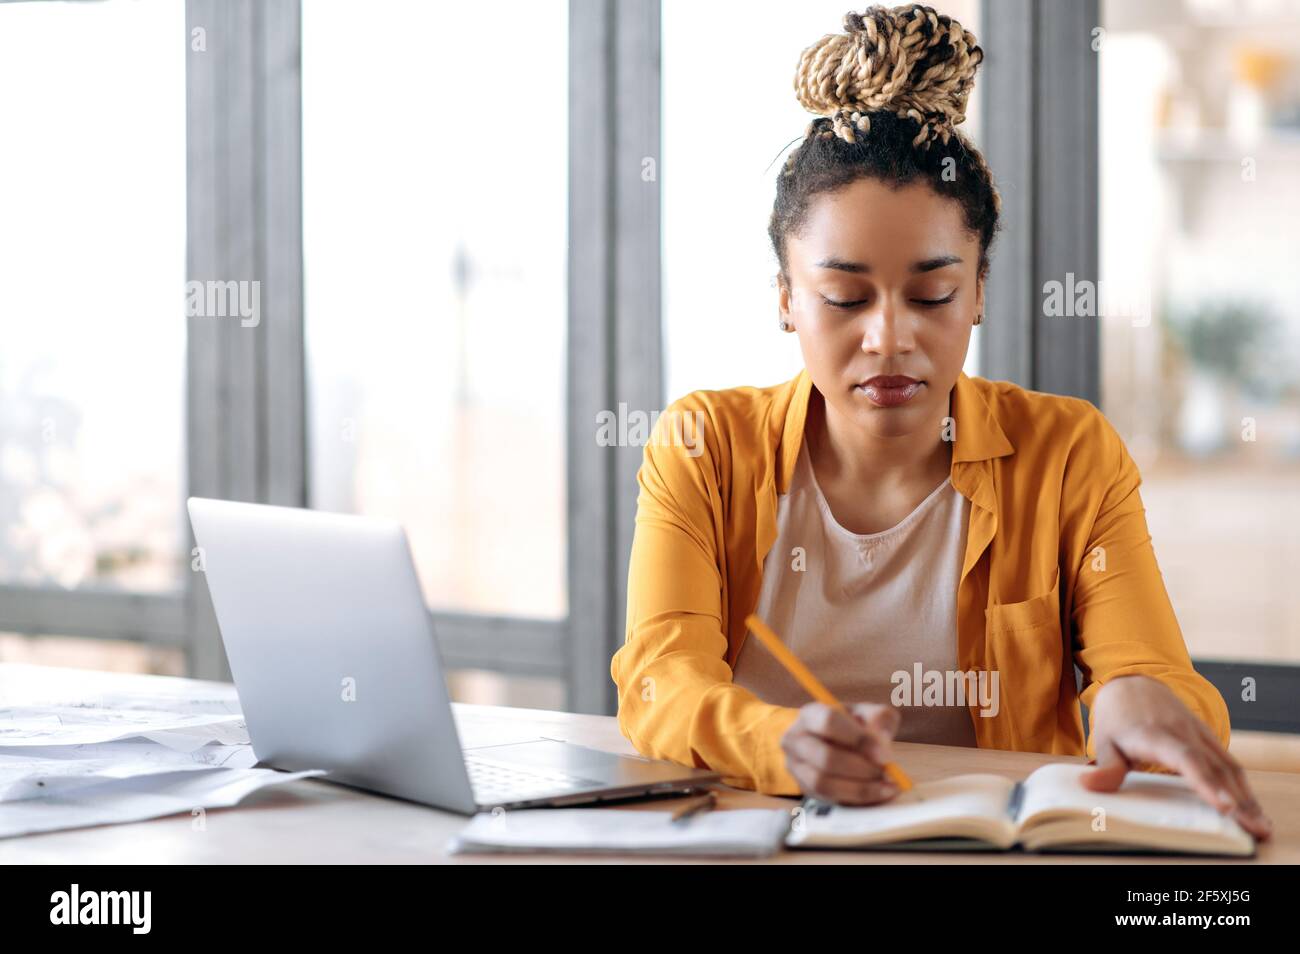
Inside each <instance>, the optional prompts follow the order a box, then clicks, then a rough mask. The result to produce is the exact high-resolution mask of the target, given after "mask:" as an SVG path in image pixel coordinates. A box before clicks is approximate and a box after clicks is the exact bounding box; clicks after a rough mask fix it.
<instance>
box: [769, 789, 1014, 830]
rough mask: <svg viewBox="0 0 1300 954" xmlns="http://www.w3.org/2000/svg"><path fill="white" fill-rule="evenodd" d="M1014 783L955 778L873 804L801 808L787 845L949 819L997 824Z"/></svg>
mask: <svg viewBox="0 0 1300 954" xmlns="http://www.w3.org/2000/svg"><path fill="white" fill-rule="evenodd" d="M1015 784H1016V783H1015V782H1013V781H1012V780H1011V779H1008V778H1003V777H1002V776H1001V775H982V774H981V775H954V776H952V777H950V778H944V779H938V780H936V781H932V782H920V783H918V784H917V785H915V786H914V787H913V788H912V790H911V791H910V792H903V793H901V794H899V795H897V796H895V797H894V798H892V799H890V800H889V801H887V802H882V803H880V804H878V805H865V806H850V805H836V806H834V807H833V808H832V809H831V810H830V811H829V812H828V813H826V814H825V815H820V814H818V813H817V812H816V811H814V810H806V811H804V812H803V813H802V816H801V817H800V818H797V819H796V820H795V824H794V825H793V826H792V828H791V834H790V837H788V838H787V839H786V844H787V845H796V844H799V843H800V842H801V841H803V840H804V839H805V838H808V837H809V836H814V835H829V836H832V837H834V836H845V835H853V836H864V837H865V836H871V835H881V834H888V833H890V832H893V831H898V830H902V829H907V828H912V827H914V826H917V825H936V824H937V825H938V826H940V827H942V826H943V824H944V823H945V822H946V821H949V820H951V819H954V818H972V817H974V818H987V819H989V820H990V821H992V822H995V823H998V824H1000V823H1001V822H1002V821H1003V820H1004V819H1006V817H1007V802H1008V799H1009V797H1010V795H1011V791H1012V789H1013V788H1014V787H1015Z"/></svg>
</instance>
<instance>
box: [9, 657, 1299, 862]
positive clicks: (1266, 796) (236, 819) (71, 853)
mask: <svg viewBox="0 0 1300 954" xmlns="http://www.w3.org/2000/svg"><path fill="white" fill-rule="evenodd" d="M70 672H75V671H70ZM132 678H139V677H132ZM212 685H213V684H210V683H206V684H205V683H195V687H196V688H198V687H200V686H206V687H211V686H212ZM455 709H456V721H457V725H458V726H459V728H460V731H461V737H462V739H463V740H464V744H465V745H467V746H470V745H487V744H497V743H504V742H513V741H522V740H526V739H531V738H535V737H537V736H540V735H544V736H547V737H550V738H555V739H564V740H566V741H571V742H578V743H581V744H583V745H590V746H592V747H594V748H600V749H605V750H607V751H610V752H622V753H634V752H635V750H634V749H633V748H632V745H631V743H629V742H628V741H627V740H626V739H624V738H623V736H622V734H621V733H620V732H619V730H618V725H617V722H616V720H615V719H614V718H613V717H612V716H591V715H574V714H571V713H565V712H552V711H548V710H540V709H513V708H503V707H494V706H473V705H464V704H460V703H457V704H456V705H455ZM895 750H896V752H897V754H898V760H899V762H900V763H901V764H902V765H905V766H906V767H907V771H908V773H909V774H910V775H911V776H912V778H913V779H915V780H917V781H926V780H929V779H932V778H938V777H941V776H944V775H951V774H960V773H964V772H991V773H996V774H999V775H1006V776H1008V777H1011V778H1016V779H1020V778H1024V777H1025V776H1026V775H1027V774H1029V773H1030V772H1031V771H1033V770H1034V769H1035V768H1037V767H1038V766H1040V765H1043V764H1046V763H1048V762H1079V761H1083V760H1082V759H1078V758H1069V757H1060V756H1049V755H1039V754H1034V753H1024V752H1002V751H993V750H987V749H967V748H959V747H949V746H938V745H920V744H914V743H905V742H899V743H895ZM1248 774H1249V777H1250V782H1251V785H1252V786H1253V788H1254V791H1255V794H1256V795H1257V796H1258V798H1259V800H1260V802H1261V803H1262V804H1263V806H1264V810H1265V811H1266V812H1267V813H1268V814H1269V816H1270V817H1271V818H1272V819H1273V823H1274V834H1273V837H1272V838H1271V839H1270V840H1269V841H1265V842H1261V843H1260V845H1259V852H1258V856H1257V857H1256V858H1255V859H1245V860H1243V859H1208V860H1213V861H1214V862H1215V863H1220V862H1221V863H1223V864H1252V863H1266V864H1268V863H1272V864H1280V863H1285V864H1297V863H1300V775H1295V774H1290V773H1284V772H1256V771H1252V772H1249V773H1248ZM718 789H719V793H720V795H721V798H720V802H719V808H718V810H726V809H730V808H772V807H785V808H790V807H793V806H794V805H796V804H797V803H798V802H797V800H795V799H787V798H774V797H770V796H765V795H759V794H756V793H754V792H748V791H743V790H739V789H733V788H729V787H727V786H718ZM673 804H676V802H675V800H674V801H668V800H662V799H661V800H656V801H655V802H654V803H653V804H647V803H641V804H639V805H626V806H623V807H626V808H632V807H641V808H647V807H652V808H657V809H663V808H667V807H669V806H671V805H673ZM465 821H466V819H465V817H464V816H461V815H456V814H454V813H451V812H444V811H440V810H438V809H434V808H428V807H426V806H423V805H417V804H414V803H411V802H405V801H402V800H400V799H395V798H388V797H386V796H382V795H373V794H370V793H367V792H361V791H357V790H355V789H350V788H346V787H344V786H341V785H335V784H332V783H329V782H324V781H319V780H316V779H304V780H300V781H297V782H289V783H286V784H284V785H278V786H273V787H271V788H268V789H264V790H262V791H260V792H256V793H254V794H253V795H251V796H249V797H248V798H247V799H245V800H244V801H243V802H242V803H241V804H240V805H239V806H237V807H235V808H227V809H213V810H210V811H209V812H208V813H207V824H206V829H205V830H203V831H195V830H193V829H192V828H191V824H190V816H189V815H188V814H185V815H173V816H170V817H167V818H157V819H153V820H151V821H145V822H137V823H133V824H126V825H105V826H100V827H97V828H84V829H78V830H72V831H60V832H50V833H47V834H40V835H26V836H23V837H19V838H9V839H3V840H0V864H49V863H56V864H80V863H85V864H122V863H127V864H178V863H179V864H188V863H199V864H221V863H240V864H249V863H253V864H256V863H260V862H268V863H277V864H295V863H330V864H358V863H360V864H393V863H397V864H406V863H412V864H428V863H430V862H451V863H457V864H493V863H497V864H499V863H502V862H510V863H520V862H523V863H555V862H566V861H574V862H581V863H584V864H591V863H595V864H626V863H627V862H628V861H629V860H636V861H644V862H649V863H672V864H681V863H683V862H687V863H689V862H690V861H691V860H692V859H680V858H643V857H635V858H633V857H631V856H609V857H596V856H566V855H477V856H476V855H448V854H447V852H446V845H447V842H448V840H449V839H450V838H451V837H452V835H454V834H455V833H456V832H457V831H458V830H459V829H460V828H461V826H463V825H464V824H465ZM1206 861H1207V859H1205V858H1186V859H1179V858H1177V857H1176V856H1164V857H1154V858H1148V857H1143V856H1122V855H1108V856H1087V855H1045V856H1039V855H1033V854H1024V853H1019V852H1016V853H1009V854H1003V853H996V852H979V853H974V854H971V853H958V852H954V853H924V854H921V853H915V852H887V851H872V852H843V851H785V852H781V853H780V854H778V855H775V856H773V857H772V858H768V859H762V860H760V861H748V860H746V861H738V862H731V861H728V862H726V863H728V864H736V863H740V864H773V863H776V864H845V863H865V864H926V863H943V864H1063V863H1064V864H1105V865H1114V864H1144V863H1157V864H1170V863H1180V862H1183V863H1193V864H1205V863H1206Z"/></svg>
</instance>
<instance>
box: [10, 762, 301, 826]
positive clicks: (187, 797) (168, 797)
mask: <svg viewBox="0 0 1300 954" xmlns="http://www.w3.org/2000/svg"><path fill="white" fill-rule="evenodd" d="M324 774H325V772H324V771H323V770H321V769H311V770H309V771H306V772H277V771H275V770H274V769H254V768H244V769H226V768H220V769H203V770H199V771H184V772H171V773H167V774H163V775H144V776H139V777H136V778H128V779H117V780H112V781H106V782H101V783H100V784H98V785H90V786H82V787H77V788H74V789H72V790H70V791H67V792H57V793H54V794H52V795H50V796H48V797H45V798H29V799H25V800H23V801H20V802H10V803H8V804H6V805H5V806H4V810H3V811H0V838H10V837H13V836H15V835H27V834H33V833H36V832H43V831H56V830H59V829H65V828H84V827H86V826H89V825H105V824H121V823H123V822H134V821H143V820H145V819H147V818H161V817H163V816H164V815H175V814H177V813H180V812H184V813H185V814H191V813H192V812H193V811H194V810H195V809H198V808H203V809H208V808H228V807H230V806H232V805H237V804H238V803H239V802H241V801H243V799H244V798H246V797H247V796H248V795H250V794H252V793H253V792H255V791H257V790H258V789H261V788H265V787H266V786H268V785H283V784H284V783H285V782H292V781H294V780H296V779H300V778H309V777H312V776H317V775H324Z"/></svg>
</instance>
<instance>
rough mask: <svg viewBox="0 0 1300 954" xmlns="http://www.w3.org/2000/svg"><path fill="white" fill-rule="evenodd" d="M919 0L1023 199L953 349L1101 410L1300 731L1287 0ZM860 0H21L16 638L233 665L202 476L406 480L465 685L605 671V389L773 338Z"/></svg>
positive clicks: (14, 440)
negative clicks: (823, 110) (817, 53)
mask: <svg viewBox="0 0 1300 954" xmlns="http://www.w3.org/2000/svg"><path fill="white" fill-rule="evenodd" d="M937 6H938V8H939V9H940V10H941V12H944V13H948V14H950V15H952V16H954V17H956V18H957V19H958V20H960V21H961V22H962V23H963V24H964V25H965V26H966V27H967V28H968V29H970V30H971V31H972V32H974V33H975V34H976V36H977V37H978V38H979V39H980V42H981V43H982V45H984V47H985V50H986V61H985V64H984V66H983V67H982V68H981V73H980V79H979V80H978V81H977V83H976V90H975V94H974V96H973V99H972V102H971V104H970V109H969V111H968V122H967V125H966V127H965V128H966V129H967V131H968V132H969V133H970V134H971V135H972V137H973V138H974V139H975V141H976V143H977V144H979V145H980V146H981V148H984V149H985V150H986V154H987V155H988V157H989V161H990V164H991V166H992V168H993V171H994V174H995V176H996V177H997V178H998V181H999V185H1000V187H1001V189H1002V192H1003V197H1004V202H1005V203H1006V204H1007V209H1008V216H1007V223H1006V228H1007V232H1005V233H1004V234H1003V236H1002V238H1001V239H1000V240H999V241H1000V244H999V246H998V247H997V248H995V251H994V256H993V272H994V275H995V278H994V280H993V283H992V285H991V289H990V298H989V306H988V311H987V317H986V321H985V323H984V325H982V326H981V327H980V328H978V329H976V332H975V337H974V339H973V344H972V349H971V353H970V356H969V359H968V362H967V371H968V372H969V373H971V374H986V375H987V376H989V377H994V378H1010V379H1013V380H1016V381H1017V382H1018V383H1021V384H1024V385H1025V386H1030V387H1036V388H1038V389H1041V390H1050V391H1058V392H1060V393H1072V394H1078V395H1080V396H1084V397H1087V398H1089V399H1090V400H1093V401H1094V402H1095V403H1097V404H1098V406H1099V407H1101V408H1102V410H1103V411H1104V412H1105V413H1106V414H1107V416H1108V417H1109V418H1110V420H1111V421H1112V422H1113V423H1114V424H1115V425H1116V427H1117V428H1118V429H1119V431H1120V433H1121V434H1122V435H1123V436H1124V438H1125V440H1126V441H1127V442H1128V446H1129V448H1130V450H1131V452H1132V453H1133V455H1134V457H1135V459H1136V460H1137V462H1138V464H1139V467H1140V468H1141V470H1142V473H1143V477H1144V482H1143V487H1142V494H1143V499H1144V502H1145V504H1146V506H1147V517H1148V521H1149V524H1150V528H1151V533H1152V537H1153V540H1154V545H1155V548H1156V553H1157V557H1158V559H1159V562H1160V565H1161V568H1162V571H1163V573H1164V576H1165V580H1166V583H1167V586H1168V588H1169V592H1170V595H1171V598H1172V599H1173V602H1174V606H1175V608H1176V610H1177V613H1178V618H1179V621H1180V623H1181V624H1182V627H1183V632H1184V635H1185V637H1186V640H1187V644H1188V646H1189V648H1190V650H1191V652H1192V655H1193V658H1194V659H1195V660H1196V661H1197V665H1198V668H1200V669H1202V671H1204V672H1206V673H1207V675H1210V676H1211V678H1213V679H1214V680H1215V682H1216V684H1218V685H1219V686H1220V688H1221V690H1222V691H1223V692H1224V694H1225V697H1228V698H1229V704H1230V707H1232V708H1233V715H1234V718H1233V721H1234V726H1237V727H1246V728H1244V729H1243V730H1242V731H1239V732H1238V733H1236V736H1235V738H1234V748H1235V750H1236V751H1237V752H1238V754H1239V755H1241V757H1242V758H1243V759H1250V760H1252V764H1254V765H1256V766H1258V767H1270V768H1285V769H1291V770H1300V745H1297V739H1298V738H1300V736H1297V735H1296V733H1300V711H1297V707H1298V706H1300V601H1297V598H1296V596H1295V594H1294V590H1293V588H1292V587H1291V585H1290V579H1289V574H1290V572H1292V570H1293V568H1294V567H1295V566H1297V565H1300V300H1298V299H1297V297H1296V295H1295V282H1296V278H1297V263H1298V262H1300V234H1298V232H1297V228H1296V225H1295V223H1296V222H1297V221H1300V175H1298V174H1300V3H1296V2H1289V0H1269V2H1264V0H1260V2H1246V0H1235V2H1234V0H1127V2H1109V0H1107V2H1100V3H1098V2H1082V3H1072V4H1067V3H1063V2H1062V3H1057V2H1050V0H1049V2H1044V3H1040V4H1030V3H1027V2H1023V0H1022V2H1014V0H983V2H981V0H964V2H954V3H941V4H938V5H937ZM847 9H848V6H847V5H846V4H845V3H844V2H842V0H839V2H834V3H832V2H828V0H801V2H797V3H796V2H791V0H785V2H776V0H756V2H754V3H750V4H747V5H746V6H745V7H744V8H743V10H742V9H739V8H735V7H732V6H730V5H727V4H722V3H688V2H686V0H661V2H646V0H632V2H626V3H619V4H614V3H612V2H608V0H606V2H593V0H573V2H571V3H565V2H559V0H543V2H540V3H531V4H522V3H517V4H516V3H507V4H497V5H493V6H491V7H482V6H475V5H469V4H460V5H452V6H450V7H448V6H445V5H433V4H427V3H419V2H415V0H368V2H366V3H364V4H363V3H358V2H355V0H352V2H345V0H303V2H301V3H298V2H292V0H265V2H263V3H254V2H249V0H243V2H239V0H236V2H230V3H218V2H215V0H207V2H204V0H189V2H184V0H101V2H58V0H33V2H17V3H11V2H0V90H3V92H2V93H0V129H3V130H4V132H5V134H6V141H7V143H9V144H10V145H9V147H7V148H6V149H4V150H0V326H2V328H3V339H2V340H0V661H26V662H39V663H49V664H54V665H68V666H84V667H90V668H97V669H121V670H134V671H145V672H159V673H173V674H191V675H198V676H203V677H206V678H227V677H228V670H226V669H225V668H224V658H223V657H222V654H221V652H220V646H219V641H218V640H217V639H216V635H215V633H216V630H215V623H214V622H213V620H212V619H211V611H210V606H209V605H208V604H207V601H206V591H205V588H204V586H203V583H202V579H201V574H200V573H195V572H194V571H193V570H192V566H191V563H192V547H193V542H192V540H191V538H190V534H189V529H188V524H187V521H186V519H185V515H184V499H185V497H186V496H187V495H189V494H191V493H202V494H204V495H215V496H228V497H231V498H234V499H249V500H263V501H266V502H275V503H287V504H291V505H298V506H304V505H305V506H311V507H317V508H320V509H325V510H335V511H346V512H355V513H362V514H370V515H375V516H383V517H391V518H395V519H398V520H401V521H402V522H403V524H404V525H405V526H406V528H407V531H408V533H409V534H410V537H411V542H412V548H413V551H414V554H415V557H416V561H417V564H418V568H419V572H420V577H421V581H422V583H423V586H424V590H425V595H426V597H427V599H428V602H429V605H430V608H431V611H432V612H433V614H434V617H435V625H437V626H438V627H439V631H440V633H443V634H445V639H446V649H445V651H446V655H447V657H448V661H449V664H450V665H451V666H452V668H453V670H454V680H455V682H454V685H453V694H454V695H455V697H456V698H458V699H461V700H462V701H476V702H490V703H498V704H510V705H523V706H537V707H553V708H561V707H564V708H570V709H575V710H580V711H612V702H613V699H612V684H610V683H609V676H608V658H609V654H610V653H611V652H612V650H613V648H614V647H615V646H617V645H618V643H619V642H621V639H622V614H623V603H622V593H623V587H624V585H625V578H626V551H627V547H628V546H629V544H630V539H631V538H630V528H631V517H632V514H633V513H634V506H635V469H636V466H637V464H638V463H639V458H640V449H639V448H638V447H636V446H619V447H615V448H608V447H602V446H599V445H598V443H597V441H596V439H595V437H594V434H595V430H596V426H595V425H596V417H595V415H596V414H597V413H599V412H600V411H602V410H605V409H610V410H613V411H615V412H617V411H618V409H619V407H620V405H621V404H624V405H626V407H627V408H628V409H631V410H633V411H635V410H643V411H647V412H648V411H653V410H655V409H657V408H662V407H663V406H665V405H666V404H667V402H669V401H671V400H672V399H673V398H675V397H678V396H680V395H682V394H684V393H686V392H688V391H690V390H693V389H696V388H721V387H731V386H735V385H741V384H756V385H769V384H774V383H777V382H779V381H782V380H786V379H788V378H790V377H792V376H793V375H794V374H795V373H797V372H798V370H799V368H800V366H801V361H800V356H799V353H798V348H797V344H796V342H795V341H794V339H793V337H792V336H788V335H781V334H778V333H777V331H776V327H775V318H776V291H775V260H774V257H773V255H772V253H771V250H770V247H769V245H768V239H767V235H766V226H767V219H768V215H769V213H770V210H771V204H772V198H773V194H774V182H775V177H776V174H777V172H778V171H779V170H780V167H781V163H782V161H783V160H784V158H785V154H786V153H785V150H786V149H787V148H789V147H790V146H791V145H792V144H793V141H794V140H795V139H796V138H797V137H799V136H801V135H802V132H803V128H804V126H805V125H806V123H807V121H808V119H809V117H808V116H807V114H805V113H804V112H803V111H802V109H801V108H800V107H799V106H798V104H797V103H796V101H795V99H794V95H793V90H792V88H791V79H792V77H793V73H794V68H795V65H796V63H797V60H798V56H799V53H800V51H801V50H802V48H803V47H804V46H806V45H808V44H809V43H811V42H813V41H814V40H815V39H816V38H817V37H819V36H820V35H821V34H822V33H826V32H834V31H836V30H838V29H839V28H840V21H841V19H842V17H843V14H844V13H845V11H846V10H847ZM720 44H721V45H724V46H725V49H726V54H725V55H719V54H718V49H719V46H720ZM1026 51H1031V52H1026ZM738 86H743V89H742V90H741V91H740V92H737V93H731V92H728V90H731V89H733V88H736V87H738ZM1008 91H1019V92H1017V94H1016V95H1015V96H1012V95H1010V94H1009V93H1008ZM1021 94H1023V95H1021ZM1008 130H1010V131H1011V132H1010V133H1008ZM1017 137H1022V138H1023V143H1021V140H1020V138H1017ZM1019 145H1024V146H1025V148H1019ZM1013 147H1014V148H1013ZM1076 164H1077V165H1076ZM1080 170H1082V171H1080ZM1062 243H1064V244H1062ZM1058 265H1059V266H1060V267H1057V266H1058ZM191 279H198V280H207V279H233V280H259V281H261V282H263V283H264V287H265V289H266V292H265V294H264V297H263V316H262V322H261V324H260V325H259V326H258V327H255V328H241V327H240V326H239V324H238V323H230V322H227V324H226V325H224V326H222V327H220V328H218V327H215V326H214V324H213V319H210V318H193V317H189V318H187V317H186V314H185V309H184V289H185V283H186V281H187V280H191ZM1051 281H1059V282H1064V283H1069V282H1071V281H1075V282H1079V283H1083V282H1092V283H1093V285H1094V287H1095V288H1096V289H1097V303H1098V307H1097V312H1096V313H1095V314H1094V315H1092V316H1083V317H1081V318H1071V319H1063V318H1059V317H1054V316H1052V315H1049V314H1048V313H1047V312H1046V306H1045V304H1044V301H1045V297H1046V283H1047V282H1051ZM1062 322H1069V323H1070V324H1069V328H1068V330H1065V331H1062V330H1060V329H1061V327H1062V325H1061V323H1062ZM990 329H992V330H990ZM1246 677H1248V678H1251V679H1255V680H1257V681H1258V684H1259V686H1260V687H1261V690H1262V689H1264V688H1265V687H1267V692H1264V697H1263V698H1261V699H1260V700H1259V702H1258V704H1256V705H1255V707H1253V708H1243V706H1242V704H1240V703H1238V701H1237V699H1236V697H1238V696H1240V695H1241V688H1240V686H1241V679H1242V678H1246Z"/></svg>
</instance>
